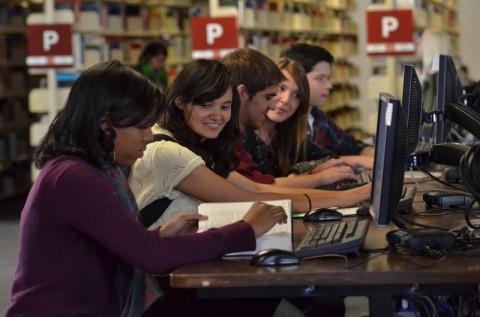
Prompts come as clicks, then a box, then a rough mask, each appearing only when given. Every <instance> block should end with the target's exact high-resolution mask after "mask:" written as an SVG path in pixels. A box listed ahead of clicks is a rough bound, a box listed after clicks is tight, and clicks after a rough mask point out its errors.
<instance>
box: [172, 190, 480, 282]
mask: <svg viewBox="0 0 480 317" xmlns="http://www.w3.org/2000/svg"><path fill="white" fill-rule="evenodd" d="M415 200H416V201H415V203H414V210H422V209H423V210H424V209H425V208H424V204H423V201H422V196H421V193H420V194H417V197H416V199H415ZM415 221H417V222H420V223H425V224H426V223H428V224H429V225H434V226H438V227H443V228H455V227H460V226H465V220H464V218H463V215H462V214H447V215H442V216H429V217H415ZM394 229H397V228H396V227H395V226H394V225H393V224H391V225H390V226H388V227H383V228H380V227H377V226H375V225H374V224H373V223H371V224H370V227H369V231H368V235H367V239H366V241H365V245H364V249H367V250H368V249H381V248H384V247H385V246H386V244H387V243H386V238H385V235H386V233H387V232H388V231H390V230H394ZM305 230H307V228H306V227H305V225H304V223H303V222H302V221H301V220H294V233H295V234H294V235H295V242H296V243H295V244H297V243H298V242H299V240H300V239H301V237H303V233H304V232H305ZM447 282H448V283H449V284H465V283H467V284H468V283H480V256H479V257H466V256H463V255H460V254H448V255H447V256H446V257H444V258H442V259H434V258H429V257H426V256H413V255H401V254H399V253H397V252H392V251H384V252H372V253H368V252H362V254H361V255H360V256H359V257H349V259H348V261H346V260H345V259H344V258H340V257H328V258H317V259H307V260H302V261H301V263H300V265H296V266H286V267H282V266H276V267H254V266H251V265H250V264H249V261H248V260H219V261H212V262H206V263H197V264H189V265H185V266H182V267H180V268H178V269H177V270H175V271H174V272H173V273H172V274H171V275H170V283H171V286H172V287H174V288H197V289H200V288H232V287H239V288H242V287H250V288H252V287H275V286H305V285H316V286H326V285H336V286H339V285H345V286H347V285H349V286H354V285H358V286H361V285H364V286H365V285H407V284H410V285H411V284H441V283H447Z"/></svg>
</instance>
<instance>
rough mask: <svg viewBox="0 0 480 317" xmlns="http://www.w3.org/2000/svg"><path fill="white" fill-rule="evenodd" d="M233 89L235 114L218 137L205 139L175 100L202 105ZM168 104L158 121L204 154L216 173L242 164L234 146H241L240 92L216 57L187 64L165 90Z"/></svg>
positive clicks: (195, 151) (181, 142)
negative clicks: (192, 127)
mask: <svg viewBox="0 0 480 317" xmlns="http://www.w3.org/2000/svg"><path fill="white" fill-rule="evenodd" d="M228 89H231V90H232V106H231V111H232V113H231V118H230V121H229V122H228V123H227V124H226V125H225V127H224V128H223V130H222V131H221V132H220V134H219V135H218V137H217V138H215V139H206V140H204V141H203V142H202V139H201V137H200V136H198V135H197V134H196V133H195V132H193V131H192V130H191V129H190V128H189V127H188V126H187V123H186V122H185V120H184V117H183V112H182V110H181V109H179V108H178V107H177V106H176V104H175V101H176V100H177V99H180V100H181V101H182V102H183V103H192V104H193V105H202V104H205V103H207V102H210V101H212V100H215V99H218V98H220V97H222V96H223V95H224V94H225V93H226V92H227V90H228ZM165 98H166V101H167V107H166V108H164V109H162V112H161V114H160V119H159V121H158V123H159V125H160V127H162V128H165V129H167V130H169V131H170V132H171V133H173V135H174V136H175V139H176V140H177V142H178V143H179V144H180V145H183V146H185V147H187V148H189V149H190V150H191V151H193V152H194V153H196V154H197V155H199V156H201V157H202V159H203V160H204V161H205V163H206V165H207V166H208V167H209V168H210V169H211V170H212V171H214V172H215V173H216V174H218V175H220V176H222V177H227V176H228V174H230V172H231V171H233V170H235V169H236V168H237V166H238V163H239V161H238V158H237V156H236V155H235V151H234V149H235V148H236V147H238V146H239V142H240V140H241V138H240V129H239V123H238V120H239V119H238V112H239V108H240V96H239V95H238V91H237V89H236V88H235V86H234V85H233V83H232V80H231V77H230V72H229V71H228V69H227V68H226V67H225V65H223V64H222V63H221V62H219V61H216V60H206V59H197V60H193V61H191V62H190V63H189V64H188V65H186V66H185V67H184V68H183V69H182V70H181V71H180V73H179V74H178V75H177V77H176V78H175V80H174V81H173V82H172V84H171V85H170V86H169V87H168V88H167V90H166V91H165Z"/></svg>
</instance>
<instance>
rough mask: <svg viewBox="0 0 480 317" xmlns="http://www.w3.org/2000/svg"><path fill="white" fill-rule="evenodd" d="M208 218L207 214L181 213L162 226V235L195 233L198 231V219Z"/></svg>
mask: <svg viewBox="0 0 480 317" xmlns="http://www.w3.org/2000/svg"><path fill="white" fill-rule="evenodd" d="M207 219H208V217H207V216H204V215H200V214H197V213H186V214H180V215H178V216H176V217H175V218H173V219H172V220H170V221H169V222H167V223H166V224H165V225H163V226H162V227H161V228H160V230H159V234H160V237H173V236H179V235H183V234H188V233H194V232H196V231H197V228H198V221H199V220H207Z"/></svg>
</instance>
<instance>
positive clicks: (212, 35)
mask: <svg viewBox="0 0 480 317" xmlns="http://www.w3.org/2000/svg"><path fill="white" fill-rule="evenodd" d="M222 35H223V26H222V25H221V24H219V23H208V24H207V44H209V45H213V44H214V43H215V40H216V39H218V38H220V37H221V36H222Z"/></svg>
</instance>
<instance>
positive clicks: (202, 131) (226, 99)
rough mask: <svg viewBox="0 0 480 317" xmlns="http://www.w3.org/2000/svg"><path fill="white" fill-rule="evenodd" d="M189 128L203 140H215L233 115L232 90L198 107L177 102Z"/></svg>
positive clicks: (229, 89)
mask: <svg viewBox="0 0 480 317" xmlns="http://www.w3.org/2000/svg"><path fill="white" fill-rule="evenodd" d="M177 107H179V108H180V109H182V111H183V118H184V120H185V122H186V123H187V126H188V127H189V128H190V129H191V130H192V131H193V132H195V133H196V134H197V135H199V136H200V137H201V138H202V139H204V140H205V139H215V138H217V137H218V135H219V134H220V132H221V131H222V130H223V128H224V127H225V125H226V124H227V123H228V121H230V118H231V115H232V89H231V88H228V89H227V92H226V93H225V94H224V95H223V96H222V97H220V98H218V99H214V100H212V101H209V102H206V103H204V104H201V105H198V104H193V103H187V104H183V103H181V102H180V101H178V102H177Z"/></svg>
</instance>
